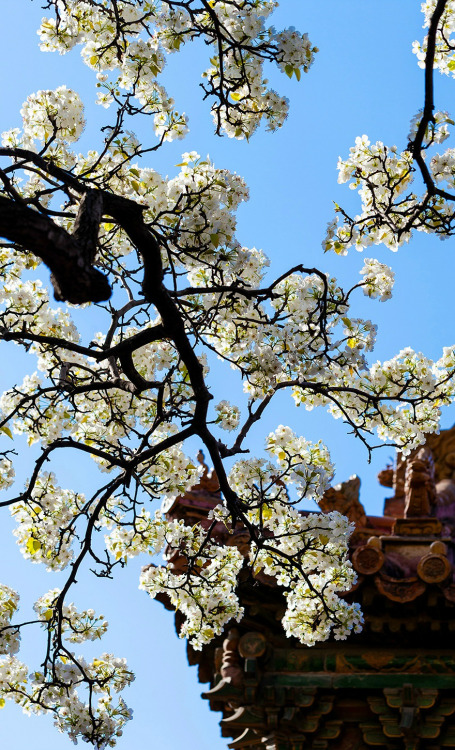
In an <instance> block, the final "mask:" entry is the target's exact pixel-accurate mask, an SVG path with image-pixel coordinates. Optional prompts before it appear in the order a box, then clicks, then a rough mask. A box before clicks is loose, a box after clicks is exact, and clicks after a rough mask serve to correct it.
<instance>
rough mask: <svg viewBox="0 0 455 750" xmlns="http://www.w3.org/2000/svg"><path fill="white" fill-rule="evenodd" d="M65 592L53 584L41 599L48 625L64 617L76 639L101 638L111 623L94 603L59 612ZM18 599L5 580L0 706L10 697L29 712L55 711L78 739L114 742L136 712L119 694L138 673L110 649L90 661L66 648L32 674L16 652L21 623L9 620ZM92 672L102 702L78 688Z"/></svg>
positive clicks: (0, 593) (0, 606) (38, 607)
mask: <svg viewBox="0 0 455 750" xmlns="http://www.w3.org/2000/svg"><path fill="white" fill-rule="evenodd" d="M60 593H61V592H60V589H53V590H51V591H49V592H48V593H47V594H44V595H43V596H41V597H40V598H39V599H38V600H37V602H36V603H35V605H34V610H35V612H36V614H37V616H38V619H39V620H40V621H41V622H42V623H43V625H45V626H46V627H51V628H52V629H55V628H56V627H57V625H58V621H59V618H60V627H61V630H62V632H64V633H65V632H66V633H67V637H68V640H69V641H71V642H75V643H81V642H83V641H85V640H95V639H97V638H101V637H102V635H103V634H104V633H105V631H106V629H107V622H105V621H104V620H103V616H102V615H100V616H96V615H95V612H94V611H93V610H91V609H89V610H84V611H83V612H79V611H78V610H77V609H76V607H75V605H74V604H73V603H70V604H65V605H63V606H62V608H61V612H60V614H59V608H58V600H59V595H60ZM18 601H19V596H18V594H17V593H16V592H15V591H13V590H12V589H10V588H9V587H8V586H4V585H1V586H0V635H1V639H2V640H1V642H0V653H2V654H7V655H6V656H4V657H1V658H0V707H1V706H4V705H5V700H6V699H9V700H13V701H15V702H16V703H18V704H19V705H20V706H22V708H23V710H24V712H25V713H28V714H30V713H34V714H42V713H44V714H45V713H51V714H52V715H53V716H54V723H55V726H56V727H57V728H58V729H59V730H60V731H61V732H63V731H65V732H67V733H68V735H69V737H70V739H72V740H73V741H74V742H77V740H78V739H79V738H82V739H83V740H85V741H86V742H92V743H93V744H94V745H95V746H96V747H98V748H101V749H102V748H105V747H113V746H114V745H115V744H116V738H117V737H119V736H121V734H122V728H123V726H124V724H125V723H126V721H128V720H129V719H130V718H131V713H132V712H131V711H130V709H128V707H127V706H126V704H125V702H124V700H123V698H121V697H119V698H118V699H116V698H115V694H116V693H119V692H120V691H121V690H123V689H124V688H125V687H127V686H128V685H129V684H130V683H131V682H132V680H133V679H134V675H133V673H132V672H131V671H130V670H129V669H128V667H127V664H126V660H125V659H122V658H118V657H115V656H113V655H112V654H107V653H104V654H102V655H101V656H100V657H98V658H94V659H92V661H91V662H88V661H86V660H85V659H84V658H83V657H76V656H75V655H74V654H72V653H71V652H69V651H68V650H67V649H65V651H64V652H63V651H62V652H61V653H60V654H59V655H58V656H57V658H56V661H54V663H53V665H52V668H49V665H45V668H44V670H36V671H34V672H32V673H31V674H28V667H27V666H26V665H25V664H24V663H22V662H21V661H19V659H17V658H16V657H15V656H14V654H15V653H16V652H17V651H18V649H19V635H18V629H16V628H14V627H13V626H10V625H9V622H10V620H11V617H12V615H13V614H14V613H15V611H16V610H17V605H18ZM87 678H89V679H90V680H91V687H92V691H93V693H94V694H95V695H98V703H97V705H94V703H93V700H92V698H91V697H90V700H89V702H88V703H85V702H84V700H83V699H81V697H80V696H79V694H78V690H77V688H81V687H83V686H84V684H85V682H86V680H87Z"/></svg>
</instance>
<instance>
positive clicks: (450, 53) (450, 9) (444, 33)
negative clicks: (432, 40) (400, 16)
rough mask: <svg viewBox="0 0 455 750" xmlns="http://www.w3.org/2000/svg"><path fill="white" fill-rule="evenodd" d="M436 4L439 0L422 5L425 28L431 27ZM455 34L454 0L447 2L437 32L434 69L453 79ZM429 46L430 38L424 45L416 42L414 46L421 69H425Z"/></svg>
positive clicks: (454, 69) (454, 73)
mask: <svg viewBox="0 0 455 750" xmlns="http://www.w3.org/2000/svg"><path fill="white" fill-rule="evenodd" d="M436 4H437V0H425V2H423V3H422V5H421V8H422V13H423V14H424V18H425V21H424V28H428V27H429V26H430V23H431V19H432V17H433V14H434V11H435V10H436ZM454 33H455V2H454V0H447V2H446V3H445V7H444V11H443V13H442V16H441V19H440V21H439V23H438V27H437V30H436V47H435V57H434V67H435V68H437V69H438V70H439V71H440V72H441V73H444V74H445V75H451V76H452V77H455V54H454V41H455V40H454ZM427 44H428V37H425V39H424V40H423V43H421V42H419V41H415V42H414V43H413V45H412V51H413V52H414V54H415V55H416V56H417V61H418V64H419V66H420V67H421V68H425V60H426V54H427Z"/></svg>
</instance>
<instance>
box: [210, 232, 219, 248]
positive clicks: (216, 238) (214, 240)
mask: <svg viewBox="0 0 455 750" xmlns="http://www.w3.org/2000/svg"><path fill="white" fill-rule="evenodd" d="M210 242H211V243H212V245H213V246H214V247H218V245H219V244H220V238H219V235H218V234H211V235H210Z"/></svg>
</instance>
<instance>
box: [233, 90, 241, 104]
mask: <svg viewBox="0 0 455 750" xmlns="http://www.w3.org/2000/svg"><path fill="white" fill-rule="evenodd" d="M241 98H242V95H241V94H239V93H238V92H236V91H231V99H233V100H234V101H235V102H238V101H240V99H241Z"/></svg>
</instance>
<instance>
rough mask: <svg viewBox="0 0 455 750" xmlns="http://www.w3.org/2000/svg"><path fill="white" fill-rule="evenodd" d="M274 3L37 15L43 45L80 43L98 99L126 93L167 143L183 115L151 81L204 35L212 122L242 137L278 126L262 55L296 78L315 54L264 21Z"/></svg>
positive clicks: (141, 2)
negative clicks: (264, 127) (207, 47)
mask: <svg viewBox="0 0 455 750" xmlns="http://www.w3.org/2000/svg"><path fill="white" fill-rule="evenodd" d="M276 4H277V3H276V2H275V1H274V0H259V1H257V0H255V1H254V2H252V0H247V2H244V3H242V4H240V5H239V4H238V3H236V2H233V1H232V0H224V1H222V2H216V3H209V4H208V6H207V9H203V8H201V7H193V6H197V5H198V4H197V3H193V2H190V3H189V7H188V8H185V7H181V5H180V4H179V3H177V4H174V3H173V2H154V3H150V2H148V0H138V1H137V2H136V3H134V5H133V4H131V3H128V2H116V3H115V8H114V7H111V3H103V4H93V3H89V2H80V0H68V2H65V3H64V4H63V5H62V7H61V8H59V21H58V23H57V21H56V20H55V19H53V18H43V20H42V23H41V28H40V30H39V35H40V41H41V49H42V50H43V51H58V52H60V54H64V53H66V52H68V51H69V50H71V49H72V48H73V47H74V46H75V45H82V58H83V60H84V62H85V63H86V64H87V65H88V66H89V67H90V68H92V70H94V71H96V72H97V78H98V86H99V88H100V92H99V94H98V102H99V103H100V104H101V105H102V106H103V107H109V106H110V105H111V104H112V103H113V102H117V103H118V102H119V100H120V97H121V96H122V95H123V92H126V94H127V96H130V97H133V98H134V99H135V100H137V105H136V106H138V108H139V109H140V111H141V112H143V113H146V114H152V115H153V116H154V125H155V133H156V135H157V136H158V137H159V138H161V139H162V140H168V141H170V140H173V139H175V138H182V137H184V136H185V134H186V132H187V120H186V117H185V115H184V114H180V113H179V112H178V111H177V110H176V109H175V106H174V100H173V99H172V97H170V96H169V95H168V94H167V92H166V90H165V88H164V87H163V86H162V85H161V84H160V83H159V82H158V80H157V78H158V77H159V75H160V74H161V73H162V71H163V69H164V67H165V64H166V58H167V56H168V55H169V54H172V53H175V52H177V51H178V50H179V49H180V47H181V46H182V45H184V44H185V43H187V42H189V41H191V40H193V39H194V38H196V37H201V36H202V37H203V38H204V39H205V40H206V41H207V42H208V43H209V44H210V45H211V47H212V55H213V56H212V57H211V58H210V63H211V66H210V67H209V68H208V69H207V70H206V71H205V72H204V73H203V76H204V78H205V79H206V80H207V84H204V87H205V86H206V87H207V88H206V93H208V94H209V95H211V96H215V97H216V101H215V104H214V105H213V113H214V117H215V121H216V123H217V127H221V128H222V129H224V130H225V132H226V133H227V134H228V135H229V136H233V137H236V138H244V137H249V136H250V135H251V134H252V133H253V132H254V130H256V128H257V127H258V125H259V124H260V122H261V120H262V119H265V120H266V122H267V124H268V127H269V128H270V129H272V130H274V129H276V128H277V127H280V126H281V125H282V124H283V121H284V119H285V117H286V114H287V110H288V103H287V100H286V99H285V98H283V97H280V96H279V95H277V94H276V93H275V92H274V91H273V90H272V89H270V88H268V87H267V81H266V79H265V78H264V73H263V66H264V60H269V61H275V62H276V64H277V65H278V66H279V68H280V69H282V70H283V71H284V72H286V73H287V74H288V75H290V76H292V75H293V74H294V73H295V75H296V77H297V78H298V79H300V75H301V71H304V72H307V71H308V70H309V68H310V66H311V64H312V62H313V59H314V55H315V53H316V51H317V48H316V47H313V46H312V44H311V42H310V41H309V39H308V35H307V34H303V35H302V34H300V33H298V32H296V30H295V29H294V28H291V29H288V30H285V31H281V32H277V31H276V30H275V29H274V28H273V27H271V26H270V27H267V26H266V24H265V22H266V19H267V18H268V16H269V15H270V14H271V12H272V11H273V10H274V8H275V7H276ZM112 5H113V4H112ZM143 32H146V37H145V38H144V36H143Z"/></svg>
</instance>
